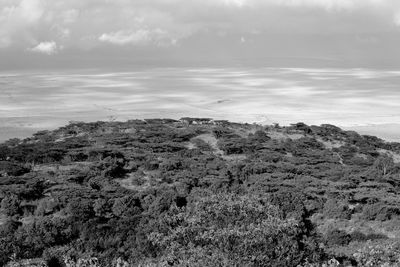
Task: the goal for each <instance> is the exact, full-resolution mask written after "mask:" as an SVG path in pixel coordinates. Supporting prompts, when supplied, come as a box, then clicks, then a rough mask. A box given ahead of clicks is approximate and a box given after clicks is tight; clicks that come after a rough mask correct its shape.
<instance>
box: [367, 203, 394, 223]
mask: <svg viewBox="0 0 400 267" xmlns="http://www.w3.org/2000/svg"><path fill="white" fill-rule="evenodd" d="M393 214H394V211H393V210H392V209H390V208H389V207H387V206H386V205H384V204H382V203H375V204H368V205H365V206H364V208H363V212H362V214H361V218H362V219H364V220H369V221H373V220H378V221H387V220H390V219H391V218H392V215H393Z"/></svg>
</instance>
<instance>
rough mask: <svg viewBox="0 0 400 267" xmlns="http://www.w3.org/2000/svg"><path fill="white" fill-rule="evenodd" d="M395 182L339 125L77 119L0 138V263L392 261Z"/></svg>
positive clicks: (391, 147)
mask: <svg viewBox="0 0 400 267" xmlns="http://www.w3.org/2000/svg"><path fill="white" fill-rule="evenodd" d="M399 189H400V143H390V142H385V141H383V140H381V139H379V138H377V137H373V136H365V135H360V134H358V133H356V132H353V131H344V130H341V129H340V128H338V127H335V126H333V125H321V126H308V125H305V124H304V123H296V124H292V125H291V126H289V127H281V126H279V125H273V126H261V125H256V124H239V123H232V122H228V121H214V120H211V119H206V118H204V119H194V118H183V119H181V120H179V121H177V120H172V119H151V120H131V121H127V122H93V123H83V122H71V123H70V124H69V125H67V126H65V127H61V128H59V129H57V130H54V131H41V132H38V133H36V134H34V135H33V136H32V137H31V138H27V139H24V140H19V139H11V140H9V141H7V142H4V143H3V144H0V202H1V210H0V212H1V213H0V252H2V253H0V266H4V265H6V264H8V266H17V265H16V264H18V263H21V264H25V266H35V265H36V266H41V265H43V264H47V265H48V266H83V263H84V262H90V264H91V265H89V266H321V265H322V264H323V263H326V264H330V265H326V266H339V264H342V266H383V265H384V264H388V265H385V266H400V190H399ZM67 263H68V264H69V265H66V264H67Z"/></svg>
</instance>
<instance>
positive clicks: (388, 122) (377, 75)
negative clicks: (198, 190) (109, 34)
mask: <svg viewBox="0 0 400 267" xmlns="http://www.w3.org/2000/svg"><path fill="white" fill-rule="evenodd" d="M184 116H193V117H211V118H216V119H228V120H231V121H236V122H250V123H252V122H256V123H261V124H271V123H274V122H277V123H279V124H281V125H287V124H290V123H294V122H300V121H301V122H305V123H307V124H316V125H319V124H322V123H329V124H335V125H338V126H340V127H343V128H345V129H356V130H358V131H360V132H361V133H363V134H374V135H378V136H380V137H382V138H385V139H386V140H389V141H400V70H387V69H386V70H379V69H339V68H335V69H323V68H322V69H321V68H318V69H311V68H239V67H236V68H147V69H146V68H142V69H129V70H128V69H124V70H118V71H115V70H114V71H110V70H96V69H89V70H88V69H86V70H69V71H68V70H63V71H30V72H29V71H24V72H0V140H5V139H8V138H12V137H26V136H29V135H30V134H32V133H34V132H36V131H37V130H41V129H53V128H56V127H59V126H62V125H65V124H66V123H68V121H95V120H128V119H133V118H160V117H162V118H180V117H184Z"/></svg>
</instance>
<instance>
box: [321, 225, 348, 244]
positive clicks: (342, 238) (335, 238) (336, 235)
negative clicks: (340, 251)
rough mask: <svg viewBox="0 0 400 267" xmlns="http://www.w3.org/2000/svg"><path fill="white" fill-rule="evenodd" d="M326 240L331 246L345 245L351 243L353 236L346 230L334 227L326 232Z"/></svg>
mask: <svg viewBox="0 0 400 267" xmlns="http://www.w3.org/2000/svg"><path fill="white" fill-rule="evenodd" d="M325 240H326V243H327V244H328V245H329V246H335V245H339V246H345V245H348V244H349V243H350V241H351V237H350V235H349V234H347V233H346V232H345V231H342V230H339V229H332V230H330V231H328V232H327V233H326V235H325Z"/></svg>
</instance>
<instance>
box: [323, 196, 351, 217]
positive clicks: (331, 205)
mask: <svg viewBox="0 0 400 267" xmlns="http://www.w3.org/2000/svg"><path fill="white" fill-rule="evenodd" d="M323 214H324V216H325V217H326V218H329V219H346V220H348V219H350V217H351V214H352V211H351V210H350V209H349V207H348V205H346V204H344V203H342V202H339V201H337V200H335V199H328V200H327V201H326V202H325V205H324V209H323Z"/></svg>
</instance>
